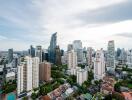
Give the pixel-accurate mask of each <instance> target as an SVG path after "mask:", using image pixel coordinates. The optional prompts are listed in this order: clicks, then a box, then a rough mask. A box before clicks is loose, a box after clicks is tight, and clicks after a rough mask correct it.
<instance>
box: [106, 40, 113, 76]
mask: <svg viewBox="0 0 132 100" xmlns="http://www.w3.org/2000/svg"><path fill="white" fill-rule="evenodd" d="M107 52H108V53H107V54H108V55H107V70H108V71H109V72H111V73H114V71H115V44H114V41H113V40H112V41H109V42H108V51H107Z"/></svg>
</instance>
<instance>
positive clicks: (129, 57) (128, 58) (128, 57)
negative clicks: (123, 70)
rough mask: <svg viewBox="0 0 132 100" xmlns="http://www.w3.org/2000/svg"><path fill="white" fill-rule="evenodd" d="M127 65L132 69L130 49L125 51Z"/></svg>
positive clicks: (131, 51) (131, 52)
mask: <svg viewBox="0 0 132 100" xmlns="http://www.w3.org/2000/svg"><path fill="white" fill-rule="evenodd" d="M127 65H128V67H129V68H131V69H132V50H128V51H127Z"/></svg>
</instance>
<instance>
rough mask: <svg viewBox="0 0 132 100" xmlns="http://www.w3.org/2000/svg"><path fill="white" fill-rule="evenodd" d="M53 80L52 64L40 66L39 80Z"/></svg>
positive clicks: (46, 63)
mask: <svg viewBox="0 0 132 100" xmlns="http://www.w3.org/2000/svg"><path fill="white" fill-rule="evenodd" d="M50 78H51V64H50V63H49V62H42V63H40V64H39V80H40V81H50Z"/></svg>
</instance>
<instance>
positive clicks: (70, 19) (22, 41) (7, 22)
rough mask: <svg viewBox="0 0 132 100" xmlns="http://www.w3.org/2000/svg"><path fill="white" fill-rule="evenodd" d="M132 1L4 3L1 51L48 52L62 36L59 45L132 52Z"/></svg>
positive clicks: (0, 12) (26, 0) (30, 0)
mask: <svg viewBox="0 0 132 100" xmlns="http://www.w3.org/2000/svg"><path fill="white" fill-rule="evenodd" d="M131 9H132V1H131V0H116V1H115V0H109V1H108V0H21V1H20V0H1V1H0V45H1V48H0V50H7V49H8V48H14V49H15V50H26V49H28V48H29V46H30V45H34V46H36V45H42V46H43V48H45V49H47V48H48V46H49V43H50V38H51V35H52V34H53V33H54V32H58V45H60V47H61V48H64V49H66V48H67V44H69V43H72V42H73V41H74V40H81V41H82V43H83V46H86V47H90V46H92V47H93V48H95V49H100V48H104V49H106V48H107V43H108V41H109V40H115V46H116V48H117V47H120V48H126V49H131V48H132V43H131V42H130V41H132V28H131V26H132V13H131Z"/></svg>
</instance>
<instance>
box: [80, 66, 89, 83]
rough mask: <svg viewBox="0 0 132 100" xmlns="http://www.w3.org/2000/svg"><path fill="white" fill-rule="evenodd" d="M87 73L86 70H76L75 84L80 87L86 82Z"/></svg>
mask: <svg viewBox="0 0 132 100" xmlns="http://www.w3.org/2000/svg"><path fill="white" fill-rule="evenodd" d="M87 78H88V72H87V70H86V69H78V70H77V83H78V84H79V85H82V83H83V82H84V81H87Z"/></svg>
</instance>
